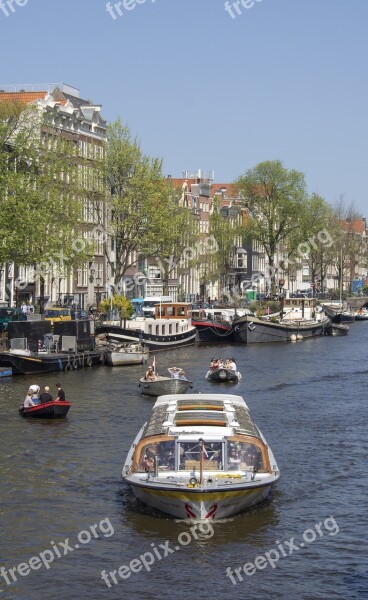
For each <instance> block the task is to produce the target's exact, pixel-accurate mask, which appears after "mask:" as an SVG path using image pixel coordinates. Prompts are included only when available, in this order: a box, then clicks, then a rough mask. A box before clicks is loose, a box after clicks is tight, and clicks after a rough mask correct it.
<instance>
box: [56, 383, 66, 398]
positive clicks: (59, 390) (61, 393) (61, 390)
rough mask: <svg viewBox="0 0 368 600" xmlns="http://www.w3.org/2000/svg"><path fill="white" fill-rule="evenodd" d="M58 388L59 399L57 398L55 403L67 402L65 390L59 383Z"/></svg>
mask: <svg viewBox="0 0 368 600" xmlns="http://www.w3.org/2000/svg"><path fill="white" fill-rule="evenodd" d="M56 387H57V391H58V395H57V398H55V402H65V392H64V390H63V388H62V387H61V385H60V383H57V384H56Z"/></svg>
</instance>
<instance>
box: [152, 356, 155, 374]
mask: <svg viewBox="0 0 368 600" xmlns="http://www.w3.org/2000/svg"><path fill="white" fill-rule="evenodd" d="M152 370H153V372H154V373H156V357H155V356H154V357H153V361H152Z"/></svg>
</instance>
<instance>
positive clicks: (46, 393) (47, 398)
mask: <svg viewBox="0 0 368 600" xmlns="http://www.w3.org/2000/svg"><path fill="white" fill-rule="evenodd" d="M46 402H52V396H51V394H50V388H49V386H48V385H46V386H45V390H44V391H43V392H42V394H41V395H40V404H46Z"/></svg>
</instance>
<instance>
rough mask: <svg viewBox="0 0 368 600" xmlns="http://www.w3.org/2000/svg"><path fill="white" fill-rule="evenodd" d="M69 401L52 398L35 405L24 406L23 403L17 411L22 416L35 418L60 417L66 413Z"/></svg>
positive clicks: (69, 405) (69, 404)
mask: <svg viewBox="0 0 368 600" xmlns="http://www.w3.org/2000/svg"><path fill="white" fill-rule="evenodd" d="M70 407H71V403H70V402H68V401H67V400H65V401H64V402H61V401H60V400H52V401H51V402H45V403H44V404H36V406H28V407H27V408H24V406H23V404H22V405H21V406H20V407H19V413H20V414H21V415H22V417H32V418H37V419H61V418H62V417H66V415H67V414H68V411H69V408H70Z"/></svg>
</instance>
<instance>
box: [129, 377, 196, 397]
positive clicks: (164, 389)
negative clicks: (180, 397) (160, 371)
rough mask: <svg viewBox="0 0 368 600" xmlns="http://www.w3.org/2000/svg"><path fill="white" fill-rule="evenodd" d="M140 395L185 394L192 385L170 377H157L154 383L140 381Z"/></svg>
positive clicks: (183, 380)
mask: <svg viewBox="0 0 368 600" xmlns="http://www.w3.org/2000/svg"><path fill="white" fill-rule="evenodd" d="M139 385H140V388H141V393H142V394H144V395H145V396H155V397H157V396H164V395H166V394H185V392H186V391H187V390H188V389H189V388H190V386H191V385H192V382H191V381H187V380H185V379H174V378H171V377H159V378H158V380H156V381H146V380H145V379H144V377H142V379H140V381H139Z"/></svg>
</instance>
